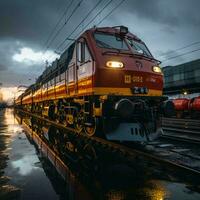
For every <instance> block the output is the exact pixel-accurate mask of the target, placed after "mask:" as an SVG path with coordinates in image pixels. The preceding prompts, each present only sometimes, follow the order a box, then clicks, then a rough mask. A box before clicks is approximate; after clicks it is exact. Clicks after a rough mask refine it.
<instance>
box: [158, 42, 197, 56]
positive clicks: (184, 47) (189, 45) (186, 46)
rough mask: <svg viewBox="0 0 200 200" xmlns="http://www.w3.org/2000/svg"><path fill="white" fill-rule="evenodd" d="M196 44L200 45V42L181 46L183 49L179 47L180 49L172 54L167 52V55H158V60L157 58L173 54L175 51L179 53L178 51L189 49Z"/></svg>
mask: <svg viewBox="0 0 200 200" xmlns="http://www.w3.org/2000/svg"><path fill="white" fill-rule="evenodd" d="M196 44H200V41H197V42H193V43H190V44H188V45H185V46H183V47H180V48H178V49H175V50H173V51H172V52H167V53H163V54H160V55H159V56H158V58H159V57H163V56H167V55H171V54H174V52H176V51H180V50H183V49H186V48H188V47H191V46H194V45H196Z"/></svg>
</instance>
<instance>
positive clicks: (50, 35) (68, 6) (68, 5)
mask: <svg viewBox="0 0 200 200" xmlns="http://www.w3.org/2000/svg"><path fill="white" fill-rule="evenodd" d="M72 3H73V0H71V1H70V3H69V4H67V9H65V11H64V13H63V14H62V16H61V17H60V19H59V20H58V21H57V23H56V25H55V26H54V28H53V29H52V31H51V33H50V34H49V36H48V38H47V40H46V42H45V44H44V46H47V45H48V42H49V40H50V39H51V37H52V35H53V34H54V32H55V30H56V28H57V27H58V25H59V24H60V22H61V21H62V19H63V18H64V17H65V15H66V14H67V12H68V10H69V8H70V7H71V5H72Z"/></svg>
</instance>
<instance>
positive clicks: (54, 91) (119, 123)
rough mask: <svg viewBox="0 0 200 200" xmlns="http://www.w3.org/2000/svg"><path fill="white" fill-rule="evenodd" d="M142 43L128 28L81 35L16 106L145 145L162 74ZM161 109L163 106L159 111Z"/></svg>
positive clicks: (154, 126)
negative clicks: (141, 142) (142, 142)
mask: <svg viewBox="0 0 200 200" xmlns="http://www.w3.org/2000/svg"><path fill="white" fill-rule="evenodd" d="M158 64H159V62H158V61H157V60H156V59H155V58H154V57H153V56H152V54H151V53H150V51H149V50H148V48H147V46H146V45H145V43H144V42H143V41H142V40H141V39H139V38H138V37H137V36H135V35H133V34H131V33H130V32H129V31H128V28H127V27H124V26H117V27H104V28H92V29H89V30H87V31H85V32H84V33H83V34H82V35H81V36H80V37H79V38H78V39H77V40H76V41H75V42H74V43H73V44H72V45H71V46H70V47H69V48H68V49H67V50H65V52H64V53H63V54H62V55H61V56H60V58H59V59H57V60H55V61H54V62H53V63H52V65H51V66H49V67H48V68H47V69H46V70H45V71H44V72H43V74H42V75H41V76H40V77H39V78H38V79H37V81H36V83H35V84H34V85H32V86H30V87H29V88H28V89H27V90H26V91H25V93H24V94H22V95H21V96H19V97H18V99H17V100H16V105H17V106H18V107H21V108H23V109H26V110H28V111H31V112H33V113H38V114H41V115H43V116H48V117H49V118H50V119H55V120H58V121H59V122H61V123H64V124H66V126H73V127H75V128H76V129H77V131H83V130H84V131H85V133H86V134H87V135H89V136H93V135H95V134H98V133H101V134H102V133H104V134H105V136H106V138H107V139H110V140H120V141H124V140H127V141H128V140H129V141H133V140H135V141H146V140H152V139H153V138H155V137H157V135H158V133H159V132H160V130H161V128H160V114H161V113H163V112H165V113H168V114H169V113H170V112H171V107H172V105H171V104H170V102H168V103H165V104H163V101H164V100H165V99H166V98H165V97H163V96H162V90H163V74H162V72H161V69H160V67H159V66H158ZM161 107H162V108H161Z"/></svg>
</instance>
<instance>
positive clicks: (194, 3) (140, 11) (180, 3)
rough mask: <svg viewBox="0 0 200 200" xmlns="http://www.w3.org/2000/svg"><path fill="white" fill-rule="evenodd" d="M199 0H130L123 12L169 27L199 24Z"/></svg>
mask: <svg viewBox="0 0 200 200" xmlns="http://www.w3.org/2000/svg"><path fill="white" fill-rule="evenodd" d="M199 8H200V1H199V0H191V1H188V0H149V1H148V0H139V1H138V0H132V1H129V6H127V7H126V9H125V10H124V11H128V12H130V13H132V14H133V15H137V16H138V17H141V18H144V19H146V20H152V21H154V22H157V23H163V24H167V25H170V26H180V25H181V26H182V25H184V24H186V25H192V26H196V25H199V23H200V13H199Z"/></svg>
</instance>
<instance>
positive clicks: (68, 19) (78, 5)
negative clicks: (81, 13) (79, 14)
mask: <svg viewBox="0 0 200 200" xmlns="http://www.w3.org/2000/svg"><path fill="white" fill-rule="evenodd" d="M83 1H84V0H80V1H79V2H78V4H77V5H76V6H75V7H74V9H73V10H72V12H71V14H70V16H69V17H68V18H67V19H66V21H65V23H64V24H63V25H62V26H61V27H60V28H59V29H58V30H57V32H56V34H55V35H54V37H53V38H52V39H51V41H50V43H49V44H48V46H47V48H46V50H47V49H49V47H50V45H51V44H52V42H53V41H54V40H55V38H56V37H57V36H58V34H59V33H60V31H61V30H62V29H63V28H64V27H65V26H66V24H67V23H68V22H69V21H70V19H71V17H72V16H73V15H74V13H75V12H76V10H77V9H78V8H79V7H80V5H81V3H82V2H83ZM46 50H45V51H46Z"/></svg>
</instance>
